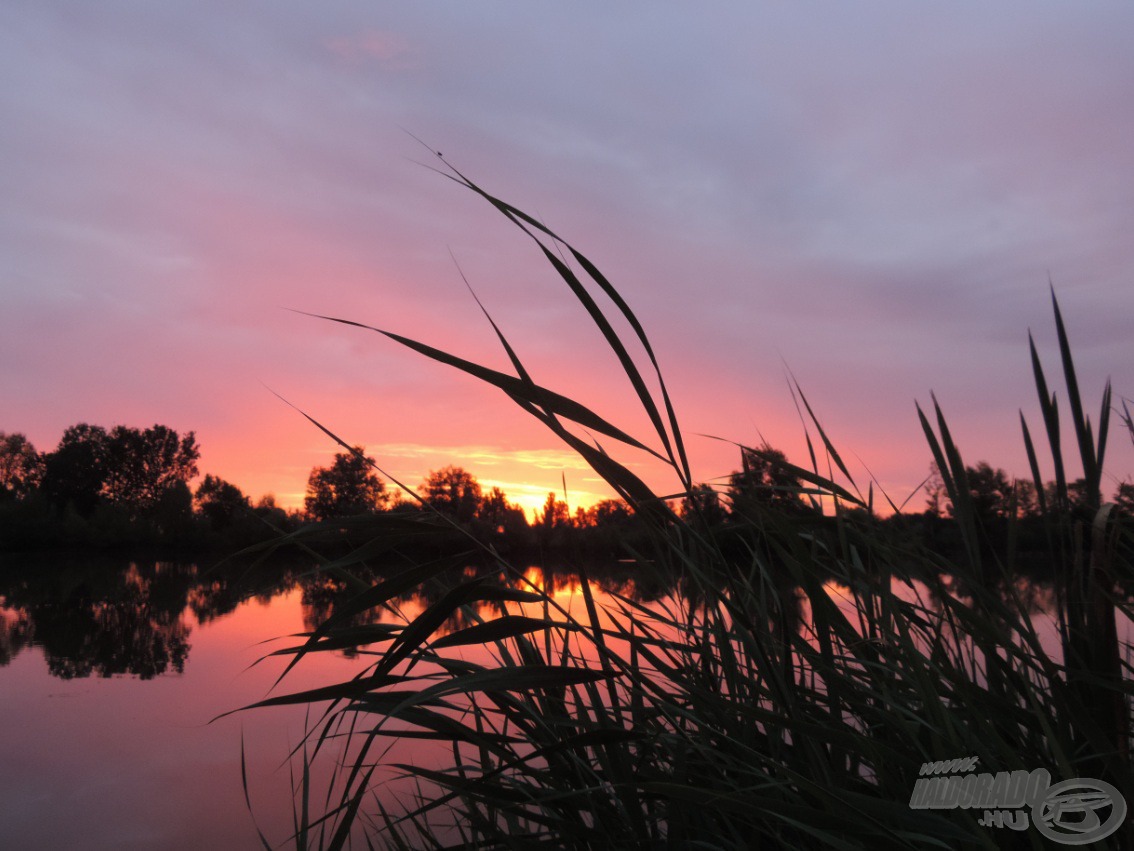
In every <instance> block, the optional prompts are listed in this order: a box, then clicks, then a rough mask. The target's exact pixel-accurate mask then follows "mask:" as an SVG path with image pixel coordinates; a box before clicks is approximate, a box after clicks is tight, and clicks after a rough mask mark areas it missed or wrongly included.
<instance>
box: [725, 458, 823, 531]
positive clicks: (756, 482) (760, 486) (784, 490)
mask: <svg viewBox="0 0 1134 851" xmlns="http://www.w3.org/2000/svg"><path fill="white" fill-rule="evenodd" d="M740 463H741V469H740V471H739V472H736V473H733V474H732V475H731V476H730V477H729V486H728V495H729V503H730V505H731V507H732V511H731V513H732V516H734V517H744V516H746V515H749V514H757V513H759V512H760V511H762V510H768V509H774V510H777V511H788V512H798V511H800V510H801V509H803V508H804V507H805V503H804V502H803V499H802V498H801V496H800V490H801V488H802V484H801V482H800V480H799V478H798V477H797V476H796V475H795V474H794V473H793V472H791V470H790V469H789V467H788V460H787V456H786V455H784V453H783V452H781V451H780V450H778V449H773V448H772V447H771V446H768V445H767V444H765V445H764V446H763V447H762V448H760V449H749V448H747V447H745V448H743V449H741V451H740Z"/></svg>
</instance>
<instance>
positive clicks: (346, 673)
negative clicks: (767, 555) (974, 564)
mask: <svg viewBox="0 0 1134 851" xmlns="http://www.w3.org/2000/svg"><path fill="white" fill-rule="evenodd" d="M528 575H529V578H530V579H531V580H532V581H534V582H536V583H537V584H540V585H543V586H545V587H548V588H549V590H551V591H552V592H553V593H554V594H555V596H556V598H557V600H558V601H559V602H560V603H561V604H563V605H565V607H567V608H574V606H576V605H578V606H580V607H581V606H582V602H581V600H577V599H576V598H578V597H579V596H580V595H579V594H578V593H577V592H578V578H577V577H575V576H573V575H572V574H570V573H569V572H563V571H558V572H556V571H552V572H545V571H543V570H540V569H536V568H532V569H531V570H529V574H528ZM595 575H596V576H598V580H597V581H596V582H595V583H594V584H593V585H592V587H593V589H594V591H595V593H596V598H597V601H598V602H599V603H600V605H602V604H603V603H604V602H609V600H610V598H609V596H607V592H608V591H611V590H617V591H618V592H620V593H623V594H628V595H632V596H634V597H636V598H638V599H643V598H644V599H645V600H646V601H647V602H650V601H654V602H656V601H662V602H664V601H665V600H667V599H671V595H672V593H673V591H672V589H669V588H666V587H655V588H649V589H647V588H639V587H636V586H635V585H634V582H633V581H632V579H629V578H627V577H628V575H629V574H628V573H627V571H626V570H625V569H622V571H621V572H619V571H618V570H617V569H611V570H608V571H606V572H603V571H601V570H596V572H595ZM827 591H828V593H829V594H830V595H831V596H832V597H834V598H836V599H838V598H839V597H840V595H841V589H840V588H839V587H838V586H836V585H834V584H830V585H829V587H828V588H827ZM902 593H904V594H916V593H919V592H918V589H917V588H916V586H914V587H910V588H903V589H902ZM342 594H343V589H342V588H341V586H339V585H338V584H336V583H333V582H330V581H328V580H326V579H320V578H317V577H313V576H311V575H310V574H309V573H308V572H307V571H306V570H305V569H304V568H303V566H292V567H290V568H276V569H274V570H270V571H269V570H264V569H261V570H259V571H257V572H249V571H247V570H245V569H243V568H235V567H232V568H227V569H225V570H223V571H210V570H206V569H204V568H202V567H200V566H198V565H194V564H179V563H172V562H155V561H131V560H128V559H121V560H117V561H115V560H99V561H94V560H77V559H71V560H67V559H58V560H37V561H35V562H28V563H22V564H19V565H7V566H4V567H3V568H0V725H2V726H0V729H2V730H3V734H2V735H0V765H2V766H3V767H4V771H3V772H0V837H3V839H2V844H3V845H4V846H5V847H12V848H21V849H24V848H28V849H34V848H45V849H47V848H50V849H64V848H84V849H104V848H105V849H111V848H113V849H124V848H126V849H129V848H138V849H142V848H146V849H151V848H158V847H160V848H168V849H181V848H184V849H197V848H202V847H220V848H244V847H247V848H252V847H257V846H259V844H260V840H259V838H258V836H257V830H260V831H262V833H263V835H264V837H265V838H266V839H267V841H268V842H269V843H270V844H271V845H272V846H280V845H283V846H284V847H287V846H288V845H289V842H288V840H289V837H290V834H291V823H292V814H293V797H292V793H291V783H292V778H291V776H290V773H289V772H290V768H291V767H292V765H293V764H294V763H292V762H291V761H290V760H289V754H290V752H291V749H292V748H294V747H296V746H297V745H298V744H299V743H300V742H301V741H302V739H303V735H304V731H305V729H307V720H306V717H305V710H304V708H302V707H291V706H285V707H271V708H262V709H256V710H252V711H249V712H238V713H236V714H231V715H225V716H224V717H220V718H218V717H217V716H221V715H223V714H224V713H226V712H229V711H231V710H234V709H237V708H239V707H242V706H246V705H248V704H251V703H254V702H256V701H258V700H262V699H264V698H265V697H268V696H269V695H271V694H278V693H282V692H290V691H298V690H301V689H305V688H313V687H316V686H320V685H324V684H327V683H330V682H335V681H341V680H344V679H346V678H349V677H350V676H352V675H353V674H354V673H357V672H358V671H359V670H361V669H362V667H363V666H364V665H365V664H367V663H368V661H370V659H371V657H366V656H362V657H360V656H357V655H356V656H353V657H352V656H347V655H344V654H342V653H339V652H327V653H318V654H309V655H308V656H306V657H305V658H304V659H303V661H302V663H301V664H300V665H299V666H298V667H297V668H296V669H295V670H293V671H292V672H291V673H289V674H288V677H287V679H286V680H285V682H284V684H283V686H282V687H281V688H280V689H279V690H277V691H273V690H272V688H273V684H274V683H275V681H276V678H277V677H278V676H279V675H280V673H281V672H282V671H283V668H284V664H285V661H286V658H285V657H268V658H266V659H265V655H266V654H268V653H269V652H270V651H271V650H273V649H277V648H283V647H286V646H289V645H291V644H294V643H296V642H295V641H291V642H289V641H276V642H275V643H268V644H265V643H264V642H268V641H271V640H272V639H280V638H281V637H284V636H291V635H295V634H297V633H301V632H303V631H305V630H310V629H312V628H313V626H314V624H315V623H317V622H318V621H319V620H320V619H322V618H323V617H325V616H326V615H327V614H328V612H330V611H331V610H332V607H333V605H334V602H335V600H336V599H341V595H342ZM1031 597H1032V599H1033V601H1034V610H1033V614H1032V617H1033V621H1034V622H1035V623H1037V626H1038V628H1039V631H1040V633H1041V636H1042V637H1043V638H1044V644H1045V645H1046V649H1048V650H1049V652H1050V653H1052V655H1058V639H1057V636H1056V632H1055V626H1054V616H1053V614H1052V611H1051V600H1050V595H1049V594H1048V593H1047V592H1046V591H1045V590H1044V587H1043V586H1040V585H1037V586H1035V588H1034V589H1033V590H1032V594H1031ZM424 604H425V601H421V600H415V599H413V598H410V599H406V600H403V601H401V605H402V606H403V608H404V609H405V611H406V614H407V616H409V617H413V616H414V615H415V614H416V613H418V612H420V611H421V607H422V605H424ZM576 611H578V609H576ZM1122 631H1123V632H1124V635H1122V638H1123V640H1125V641H1130V640H1131V635H1130V624H1129V622H1124V623H1123V625H1122ZM465 652H466V653H477V650H476V649H475V648H474V649H472V650H470V649H468V648H466V649H465ZM478 655H479V654H478ZM482 661H483V660H482ZM422 747H423V746H422V745H421V744H415V743H414V742H412V741H405V742H398V743H397V744H396V748H397V749H400V750H398V751H396V753H394V754H389V755H387V758H388V759H389V760H394V759H395V758H398V759H409V760H413V759H415V758H427V757H426V756H425V754H424V752H422V753H415V749H421V748H422ZM242 751H243V753H244V755H245V758H246V771H247V790H248V793H249V797H250V799H251V813H250V811H249V807H248V804H246V801H245V786H244V783H243V782H242V770H241V756H242ZM316 765H317V767H318V766H319V763H316ZM321 779H322V778H321V777H320V776H319V775H316V776H315V788H316V789H318V788H320V787H319V782H320V780H321ZM386 779H389V778H386ZM391 794H394V793H391Z"/></svg>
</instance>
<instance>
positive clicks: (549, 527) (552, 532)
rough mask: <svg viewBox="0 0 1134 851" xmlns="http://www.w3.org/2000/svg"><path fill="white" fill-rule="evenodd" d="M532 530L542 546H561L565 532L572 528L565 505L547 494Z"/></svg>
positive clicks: (552, 495) (569, 514)
mask: <svg viewBox="0 0 1134 851" xmlns="http://www.w3.org/2000/svg"><path fill="white" fill-rule="evenodd" d="M534 528H535V531H536V535H537V537H538V539H539V541H540V543H542V544H543V545H544V546H554V545H558V544H561V543H562V542H563V538H564V535H565V533H566V530H568V529H571V528H574V527H573V525H572V523H571V513H570V510H569V509H568V508H567V503H565V502H564V501H563V500H561V499H556V498H555V494H554V493H549V494H548V495H547V500H546V501H545V502H544V504H543V511H541V512H539V513H538V514H537V515H536V522H535V524H534Z"/></svg>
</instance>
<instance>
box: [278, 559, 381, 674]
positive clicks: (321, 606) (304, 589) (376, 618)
mask: <svg viewBox="0 0 1134 851" xmlns="http://www.w3.org/2000/svg"><path fill="white" fill-rule="evenodd" d="M299 587H300V590H301V597H300V607H301V610H302V612H303V628H304V629H305V630H307V631H308V632H314V631H315V629H316V628H317V627H318V626H319V624H321V623H323V621H325V620H327V619H328V618H329V617H330V616H331V615H332V614H334V612H335V608H336V607H342V606H343V605H345V604H346V603H348V602H349V601H350V600H351V599H353V598H354V596H355V595H356V594H357V593H358V592H357V591H356V590H352V589H351V588H350V587H349V586H348V585H347V583H346V581H345V580H343V579H337V578H335V577H333V576H328V575H327V574H317V575H315V576H305V577H302V578H300V579H299ZM384 614H385V609H383V608H381V607H375V608H368V609H364V610H363V611H361V612H358V613H357V614H355V615H354V616H352V617H351V618H350V619H349V620H348V621H347V622H345V623H344V624H341V625H342V626H365V625H368V624H373V623H379V622H380V621H381V620H382V618H383V615H384ZM342 653H343V655H344V656H347V657H354V656H357V655H358V650H357V649H355V648H353V647H348V648H344V649H343V651H342Z"/></svg>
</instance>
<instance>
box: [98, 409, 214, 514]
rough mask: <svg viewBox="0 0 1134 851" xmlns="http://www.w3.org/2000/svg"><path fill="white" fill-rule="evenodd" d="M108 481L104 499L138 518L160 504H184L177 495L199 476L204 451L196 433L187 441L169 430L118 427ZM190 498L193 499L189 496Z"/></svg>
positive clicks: (109, 456) (111, 437) (110, 447)
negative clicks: (198, 469)
mask: <svg viewBox="0 0 1134 851" xmlns="http://www.w3.org/2000/svg"><path fill="white" fill-rule="evenodd" d="M106 449H107V451H106V478H105V480H104V482H103V488H102V492H103V495H104V496H105V497H106V498H107V499H108V500H109V501H111V502H114V503H118V504H120V505H122V506H124V507H126V508H127V509H128V510H129V511H130V512H131V514H134V515H138V514H142V513H145V512H147V511H150V510H152V509H154V508H156V507H157V506H158V505H159V504H165V505H166V506H167V507H169V506H172V505H173V503H174V502H175V501H176V502H177V503H178V504H180V503H181V502H183V500H182V499H180V496H181V494H180V493H177V497H178V498H176V499H175V498H174V492H175V491H177V492H180V491H181V490H183V489H185V488H187V487H188V483H189V480H190V479H192V478H193V477H194V476H196V475H197V460H198V459H199V458H200V457H201V451H200V449H199V448H198V447H197V438H196V436H195V435H194V433H193V432H189V433H187V434H186V435H185V436H184V437H181V436H179V435H178V434H177V432H176V431H174V430H173V429H171V428H169V427H168V426H163V425H155V426H152V427H151V428H147V429H146V430H145V431H142V430H140V429H136V428H128V427H126V426H115V427H114V428H113V429H112V430H111V432H110V434H109V436H108V439H107V443H106ZM190 496H191V495H190Z"/></svg>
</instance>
